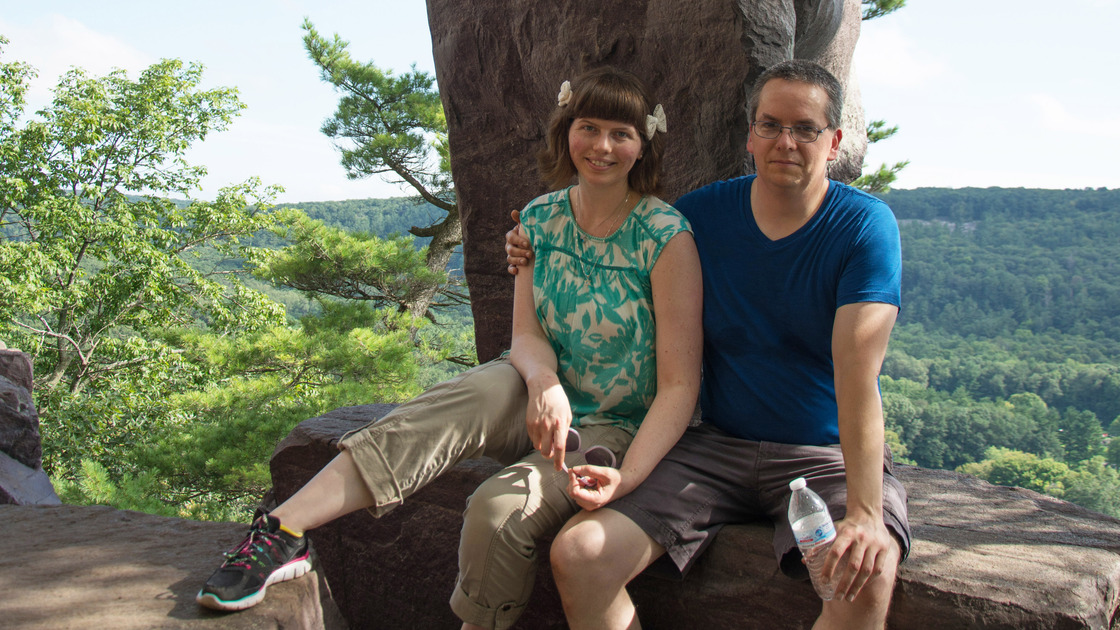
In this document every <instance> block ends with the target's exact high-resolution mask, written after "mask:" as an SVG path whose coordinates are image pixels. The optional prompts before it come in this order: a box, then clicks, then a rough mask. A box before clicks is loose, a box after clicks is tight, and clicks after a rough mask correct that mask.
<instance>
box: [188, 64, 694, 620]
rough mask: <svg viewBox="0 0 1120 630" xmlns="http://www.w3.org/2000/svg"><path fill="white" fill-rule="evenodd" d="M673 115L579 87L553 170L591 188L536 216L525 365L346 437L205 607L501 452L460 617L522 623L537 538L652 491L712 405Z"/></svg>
mask: <svg viewBox="0 0 1120 630" xmlns="http://www.w3.org/2000/svg"><path fill="white" fill-rule="evenodd" d="M660 111H661V110H660V106H658V107H656V108H655V107H653V106H652V103H651V102H650V99H649V98H648V96H647V95H646V91H645V88H644V87H643V86H642V85H641V83H640V82H639V81H638V80H637V79H636V78H634V77H633V76H632V75H630V74H629V73H625V72H622V71H619V70H615V69H612V68H600V69H596V70H591V71H589V72H587V73H585V74H584V75H582V76H581V77H579V78H577V79H576V80H575V85H574V89H573V87H572V86H571V85H570V84H568V83H567V82H565V84H564V86H563V87H562V89H561V93H560V95H559V98H558V107H557V110H556V111H555V113H554V114H553V116H552V119H551V121H550V123H549V130H548V146H547V148H546V149H545V150H544V151H543V152H542V154H541V155H540V163H541V167H542V172H543V174H544V175H545V178H546V180H547V181H549V183H550V184H552V185H553V186H554V187H562V186H566V185H568V184H569V183H570V182H571V180H572V178H573V177H574V178H576V179H577V183H576V185H574V186H571V187H569V188H564V189H562V190H559V191H556V192H553V193H550V194H547V195H544V196H542V197H539V198H538V199H535V200H534V201H533V202H531V203H530V204H529V205H528V206H526V207H525V209H524V210H523V211H522V213H521V214H522V225H523V229H524V230H525V231H526V233H527V235H528V237H529V238H530V240H531V241H532V243H533V245H534V248H535V249H536V252H537V259H536V264H535V266H534V267H533V268H532V269H531V270H527V271H528V273H521V274H519V275H518V278H517V280H516V284H515V290H514V316H513V340H512V346H511V349H510V351H509V352H508V353H507V355H508V356H503V357H502V358H500V359H497V360H495V361H491V362H489V363H487V364H485V365H481V366H479V367H477V368H474V369H471V370H468V371H467V372H464V373H463V374H461V375H459V376H458V377H456V378H454V379H452V380H450V381H448V382H446V383H442V384H440V385H437V386H436V387H434V388H432V389H431V390H429V391H427V392H425V393H424V394H422V395H420V396H419V397H418V398H416V399H415V400H413V401H410V402H408V403H405V404H403V405H401V406H400V407H398V408H397V409H396V410H394V411H393V413H391V414H389V415H387V416H386V417H385V418H383V419H381V420H380V421H377V422H374V423H372V424H370V425H368V426H366V427H364V428H362V429H360V430H358V431H355V432H353V433H350V434H348V435H347V436H346V437H344V438H343V440H342V441H341V443H340V448H341V449H342V452H341V453H340V454H339V455H338V456H337V457H336V458H335V459H334V460H332V461H331V463H330V464H328V465H327V467H326V468H324V469H323V470H322V471H321V472H320V473H319V474H318V475H316V476H315V478H314V479H312V480H311V481H310V482H308V484H307V485H306V486H304V488H302V489H301V490H300V491H299V492H297V493H296V494H295V495H293V496H292V497H291V498H290V499H289V500H288V501H286V502H284V503H283V504H282V505H280V506H279V507H277V508H276V509H275V510H274V511H273V512H272V513H271V514H266V515H262V516H261V517H260V518H258V519H257V520H256V521H254V523H253V526H252V528H251V529H250V534H249V536H248V538H247V539H246V540H245V541H244V542H243V543H242V545H241V546H240V547H238V548H236V549H235V550H233V551H231V552H230V553H229V554H227V558H228V559H227V561H226V562H225V563H223V565H222V566H221V567H220V568H219V569H218V570H217V571H216V572H215V573H214V575H213V576H211V578H210V580H209V581H208V582H207V584H206V585H205V586H204V587H203V589H202V591H200V592H199V595H198V601H199V602H200V603H201V604H202V605H204V606H208V607H212V608H218V609H222V610H239V609H242V608H247V607H249V606H252V605H254V604H256V603H257V602H259V601H260V600H261V599H262V598H263V596H264V591H265V588H266V587H267V586H268V585H269V584H270V583H275V582H279V581H283V580H286V579H292V578H294V577H298V576H299V575H302V574H303V573H305V572H306V571H307V570H308V568H309V567H310V564H309V562H308V559H307V555H308V551H307V543H306V542H305V539H304V537H303V535H302V534H303V532H305V531H308V530H310V529H313V528H315V527H318V526H319V525H322V524H325V523H327V522H329V521H331V520H333V519H335V518H338V517H339V516H342V515H344V514H347V513H349V512H352V511H354V510H357V509H360V508H368V509H370V510H371V512H373V513H374V515H380V514H384V513H385V512H387V511H388V510H390V509H392V508H393V507H395V506H396V505H398V504H399V503H400V502H401V501H402V500H403V499H404V498H405V497H406V496H408V495H409V494H411V493H412V492H414V491H415V490H417V489H419V488H420V487H422V486H423V485H424V484H426V483H428V482H429V481H431V480H432V479H434V478H435V477H436V476H438V475H439V474H441V473H442V472H444V471H445V470H447V469H449V468H451V467H452V466H454V465H455V464H456V463H458V462H459V461H462V460H463V459H467V458H472V457H481V456H489V457H492V458H493V459H496V460H498V461H499V462H501V463H503V464H506V465H508V467H507V468H505V469H503V470H502V471H500V472H499V473H498V474H496V475H494V476H493V477H492V478H490V479H488V480H487V481H486V482H484V483H483V484H482V485H481V486H479V488H478V490H476V491H475V493H474V494H473V495H472V496H471V498H470V501H469V503H468V507H467V510H466V512H465V513H464V524H463V532H462V538H461V540H460V546H459V550H460V551H459V578H458V581H457V584H456V587H455V591H454V593H453V594H452V597H451V606H452V609H453V610H454V611H455V613H456V614H457V615H458V616H459V617H460V618H461V619H462V620H463V622H464V624H463V627H464V628H507V627H509V626H510V625H512V624H513V623H514V621H515V620H516V619H517V617H518V616H519V615H520V614H521V612H522V610H523V609H524V607H525V604H526V602H527V600H528V597H529V593H530V592H531V591H532V582H533V577H534V575H535V557H536V554H535V541H536V540H538V539H539V538H540V537H542V536H546V535H551V534H555V533H556V532H557V531H558V530H559V529H560V527H561V526H562V525H563V524H564V522H565V521H566V520H567V519H568V518H570V517H571V516H572V515H573V514H575V513H576V512H578V511H579V508H580V506H583V507H587V508H594V507H598V506H599V505H602V504H604V503H606V502H607V501H609V500H611V499H613V498H617V497H619V496H622V495H624V494H625V493H627V492H629V490H630V489H632V488H633V487H635V486H636V485H637V484H638V483H640V482H641V480H642V479H644V478H645V476H646V475H647V474H648V473H649V471H650V470H651V469H652V468H653V466H654V464H655V463H656V462H657V461H658V460H659V459H660V457H661V456H662V455H663V454H664V453H665V452H666V451H667V450H668V449H669V447H670V446H672V444H673V443H674V442H675V441H676V440H677V438H678V437H679V436H680V434H681V433H682V432H683V431H684V428H685V426H686V425H687V423H688V419H689V417H690V415H691V412H692V409H693V407H694V405H695V402H696V395H697V391H698V387H699V376H700V332H699V331H700V303H701V297H700V267H699V261H698V257H697V255H696V248H695V245H694V243H693V241H692V236H691V234H690V233H689V232H688V225H687V222H686V221H685V220H684V218H683V217H681V216H680V215H679V214H678V213H677V212H676V211H675V210H673V209H672V208H670V207H669V206H667V205H666V204H665V203H664V202H662V201H660V200H659V199H657V198H656V197H654V196H653V193H654V192H656V190H657V188H658V184H659V169H660V162H661V155H662V147H663V140H664V139H663V137H662V134H663V132H664V130H665V126H664V118H663V114H661V113H660ZM651 112H653V114H651ZM655 321H656V322H657V323H658V324H659V325H658V326H657V327H656V329H655V328H654V322H655ZM570 427H575V428H576V431H577V433H569V428H570ZM569 436H571V437H569ZM577 436H578V438H579V442H580V445H579V447H578V448H573V445H572V444H570V441H572V440H573V438H575V437H577ZM631 441H633V446H634V448H629V449H628V447H629V446H631ZM592 446H595V447H604V448H605V449H607V450H609V451H610V452H611V453H612V455H613V456H614V459H620V460H621V466H620V468H619V469H617V470H615V469H613V468H609V467H606V466H576V467H575V468H574V469H573V470H571V471H567V472H565V471H566V470H567V466H566V455H567V460H568V461H571V462H572V463H573V464H581V463H583V462H584V461H586V460H585V458H583V457H581V455H582V454H583V453H586V452H588V451H589V450H591V448H590V447H592ZM599 450H602V449H599ZM568 451H576V452H573V453H568ZM624 455H625V457H624V458H623V456H624ZM608 459H610V458H608ZM604 461H606V460H604ZM573 495H574V496H573ZM575 497H578V499H577V498H575Z"/></svg>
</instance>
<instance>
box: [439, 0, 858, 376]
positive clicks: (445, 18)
mask: <svg viewBox="0 0 1120 630" xmlns="http://www.w3.org/2000/svg"><path fill="white" fill-rule="evenodd" d="M428 22H429V25H430V27H431V33H432V48H433V53H434V56H435V64H436V76H437V78H438V80H439V86H440V95H441V97H442V99H443V105H444V110H445V112H446V114H447V125H448V140H449V142H450V146H451V167H452V172H453V173H454V175H455V182H456V186H457V189H458V193H459V203H460V208H461V213H462V220H463V230H464V243H463V249H464V258H465V261H464V270H465V272H466V276H467V282H468V284H469V285H470V292H471V306H472V309H473V311H474V321H475V334H476V343H477V346H478V353H479V359H480V360H482V361H487V360H489V359H491V358H493V357H495V356H497V355H498V354H499V353H500V352H501V351H502V350H504V349H505V348H507V347H508V345H509V337H510V316H511V315H510V314H511V304H512V299H513V280H512V277H511V276H509V275H508V274H507V273H506V268H505V267H506V265H505V253H504V251H503V244H504V239H503V235H504V234H505V232H506V231H507V230H508V229H509V228H510V227H511V226H512V225H513V223H512V221H511V220H510V217H509V213H510V211H511V210H516V209H520V208H521V207H522V206H524V205H525V204H526V203H527V202H528V201H529V200H530V199H532V198H533V197H535V196H536V195H539V194H541V193H542V192H544V191H545V188H544V185H543V184H542V183H541V181H540V177H539V175H538V173H537V169H536V159H535V155H536V153H537V151H538V150H540V149H541V148H542V147H543V141H544V140H543V138H544V125H545V124H546V120H547V118H548V115H549V113H550V112H551V110H552V108H553V107H554V106H555V102H556V93H557V91H558V90H559V86H560V83H561V82H562V81H564V80H565V79H570V78H572V77H574V76H575V75H576V74H578V73H579V72H580V71H581V70H583V69H585V68H589V67H593V66H597V65H603V64H612V65H615V66H618V67H621V68H625V69H627V70H630V71H632V72H634V73H635V74H637V75H638V76H639V77H641V78H642V79H644V80H645V81H646V83H647V84H648V85H649V86H650V89H651V90H652V92H653V94H654V96H655V98H657V99H659V100H660V101H661V102H662V104H663V105H664V106H665V111H666V115H667V117H668V128H669V131H668V136H667V151H666V156H665V169H664V172H665V176H666V182H665V183H666V186H665V193H664V195H663V197H664V198H665V199H666V200H668V201H672V200H674V199H676V198H677V197H679V196H680V195H681V194H683V193H685V192H687V191H689V190H691V189H693V188H696V187H697V186H700V185H703V184H707V183H710V182H713V181H716V180H720V179H726V178H729V177H735V176H738V175H743V174H747V173H751V172H753V170H754V169H753V165H752V164H751V163H750V160H749V154H748V153H747V151H746V144H747V134H748V131H749V125H750V121H749V120H748V117H747V112H746V111H745V106H746V94H747V88H748V87H749V86H750V85H751V83H752V82H753V81H754V79H755V78H756V77H757V76H758V75H759V74H760V73H761V72H762V71H763V70H764V69H766V68H767V67H769V66H771V65H773V64H774V63H776V62H778V61H782V60H786V59H791V58H795V57H796V58H804V59H812V60H815V61H819V62H820V63H822V64H823V65H825V66H826V67H828V68H829V69H830V70H832V71H833V72H834V73H835V74H836V75H837V77H839V78H840V79H841V81H843V82H845V83H846V84H847V85H848V89H847V91H846V104H845V110H846V114H845V123H844V139H843V142H842V143H841V146H842V149H843V155H842V156H841V158H840V159H839V160H837V162H835V163H834V168H833V170H832V172H831V175H832V176H833V177H834V178H836V179H840V180H843V181H850V180H852V179H854V178H855V177H857V176H859V173H860V166H861V164H862V163H863V156H864V153H865V151H866V147H867V134H866V130H865V128H864V122H863V110H862V107H861V106H860V102H859V90H858V89H857V88H856V86H855V82H854V80H853V79H852V78H850V75H851V72H850V66H851V58H852V51H853V50H854V48H855V43H856V40H857V39H858V37H859V27H860V2H859V0H804V1H797V2H794V0H738V2H728V1H727V0H696V1H694V2H679V1H677V0H648V1H647V0H620V1H618V2H532V3H526V2H515V1H513V0H474V1H472V2H458V1H456V0H428Z"/></svg>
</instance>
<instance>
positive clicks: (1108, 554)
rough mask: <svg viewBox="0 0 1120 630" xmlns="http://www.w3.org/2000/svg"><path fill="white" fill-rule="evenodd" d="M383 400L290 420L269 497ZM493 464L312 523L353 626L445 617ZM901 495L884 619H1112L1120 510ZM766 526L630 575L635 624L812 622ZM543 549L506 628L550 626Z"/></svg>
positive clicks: (933, 474)
mask: <svg viewBox="0 0 1120 630" xmlns="http://www.w3.org/2000/svg"><path fill="white" fill-rule="evenodd" d="M389 408H390V407H388V406H386V405H367V406H361V407H348V408H344V409H339V410H336V411H334V412H331V413H329V414H326V415H325V416H322V417H319V418H313V419H311V420H307V421H305V422H303V423H302V424H300V425H299V426H298V427H297V428H296V429H295V430H294V431H293V432H292V434H291V435H289V437H288V438H287V439H286V440H285V441H284V442H282V443H281V444H280V446H279V447H278V448H277V450H276V452H275V454H274V455H273V458H272V474H273V482H274V484H275V492H276V495H277V498H278V499H283V498H286V497H287V496H289V495H290V494H291V493H292V492H294V491H295V489H297V488H299V487H300V486H301V485H302V484H303V483H305V482H306V481H307V480H308V479H310V478H311V476H313V475H314V474H315V472H317V471H318V469H319V468H321V467H322V466H323V465H325V464H326V463H327V462H328V461H329V460H330V458H332V457H333V456H334V455H335V454H336V453H337V450H336V447H335V444H336V443H337V440H338V438H339V437H341V435H342V434H343V433H344V432H345V431H347V430H350V429H352V428H357V427H360V426H361V425H362V424H364V423H366V422H369V421H370V420H371V419H373V418H376V417H379V416H381V415H383V414H384V413H385V412H386V411H387V410H388V409H389ZM498 469H499V466H498V464H496V463H494V462H490V461H488V460H480V461H475V462H468V463H465V464H461V465H460V466H458V467H456V468H455V469H454V470H452V471H451V472H450V473H449V474H447V475H445V476H444V477H442V478H440V479H439V480H437V481H436V482H435V483H433V484H431V485H430V486H428V487H427V488H425V489H424V490H422V491H421V492H419V493H417V494H416V495H414V496H413V497H410V498H409V499H408V500H406V501H405V502H404V504H403V505H401V506H400V507H399V508H398V509H396V510H394V511H393V512H391V513H389V514H388V515H387V516H385V517H384V518H382V519H380V520H378V519H374V518H373V517H372V516H370V515H369V514H367V513H365V512H359V513H355V514H352V515H350V516H349V517H346V518H344V519H340V520H339V521H336V522H335V523H333V524H331V525H328V526H326V527H323V528H320V529H319V530H316V531H314V532H312V534H311V536H312V541H313V542H314V544H315V546H316V549H317V551H318V554H319V557H320V558H321V561H322V564H321V565H320V566H321V567H322V570H323V571H324V573H325V574H326V576H327V578H328V580H329V581H330V584H331V587H332V589H333V592H334V595H335V598H336V601H337V602H338V604H339V607H340V609H341V610H342V612H343V614H344V616H346V618H347V620H348V621H349V622H350V625H351V627H353V628H429V627H431V628H435V627H455V626H456V625H457V623H458V621H457V619H456V618H455V617H454V615H453V614H452V613H451V611H450V608H449V607H448V604H447V599H448V597H449V596H450V593H451V589H452V587H453V584H454V580H455V575H456V549H457V545H458V532H459V527H460V524H461V522H462V519H461V512H462V509H463V507H464V504H465V500H466V498H467V496H469V495H470V493H471V492H472V491H473V490H474V488H475V487H476V486H477V485H478V483H479V482H481V481H482V480H483V479H485V478H486V477H488V476H489V475H491V474H493V473H494V472H496V471H497V470H498ZM898 473H899V478H900V479H902V481H903V483H904V484H905V485H906V488H907V491H908V492H909V494H910V519H911V525H912V528H913V534H914V543H913V550H912V552H911V555H910V558H909V560H907V562H906V563H905V564H903V565H902V568H901V570H900V572H899V581H898V585H897V587H896V589H895V597H894V605H893V607H892V610H891V616H890V619H889V627H890V628H896V629H906V630H909V629H922V630H927V629H928V630H939V629H945V630H948V629H954V630H956V629H961V628H1006V629H1009V630H1010V629H1013V628H1014V629H1038V630H1043V629H1046V630H1054V629H1065V628H1071V629H1072V628H1092V629H1108V628H1114V629H1117V628H1120V620H1118V619H1117V618H1116V617H1117V614H1116V611H1117V608H1118V605H1120V520H1117V519H1113V518H1109V517H1106V516H1103V515H1100V514H1097V513H1095V512H1091V511H1089V510H1085V509H1083V508H1080V507H1077V506H1075V505H1072V504H1069V503H1065V502H1063V501H1059V500H1056V499H1052V498H1050V497H1046V496H1043V495H1040V494H1038V493H1035V492H1031V491H1028V490H1022V489H1018V488H1005V487H1000V486H993V485H990V484H988V483H986V482H984V481H980V480H977V479H975V478H973V477H969V476H967V475H961V474H957V473H953V472H948V471H937V470H927V469H921V468H914V467H909V466H899V467H898ZM772 531H773V530H772V528H771V527H770V526H769V525H765V524H750V525H733V526H728V527H725V528H724V529H723V531H722V532H721V533H720V535H719V538H718V539H717V540H716V541H715V543H714V544H713V545H712V546H711V548H710V549H709V551H708V552H707V553H706V554H705V556H704V557H703V558H702V559H701V560H700V562H699V563H698V565H697V567H696V568H695V569H694V571H693V572H692V573H691V574H690V575H689V576H688V579H686V580H684V581H683V582H677V581H669V580H664V579H660V578H657V577H650V576H646V575H642V576H639V577H638V578H637V580H635V582H634V584H633V586H632V595H633V597H634V599H635V601H636V602H637V603H638V605H639V611H640V612H641V615H642V623H643V627H647V628H654V629H656V628H705V629H720V628H729V629H730V628H736V629H741V628H766V629H773V628H809V627H810V626H811V625H812V621H813V619H814V618H815V616H816V614H817V612H818V611H819V606H820V604H819V600H817V599H816V596H815V595H814V593H813V591H812V588H811V587H810V586H809V585H808V584H807V583H801V582H795V581H792V580H790V579H788V578H786V577H784V576H783V575H782V574H781V573H780V572H779V571H778V569H777V566H776V564H775V563H774V560H773V557H772V555H771V553H770V551H769V549H770V537H771V535H772ZM539 553H540V555H541V557H542V558H543V559H544V561H542V563H541V569H540V570H539V571H538V576H537V583H536V587H535V588H536V590H535V591H534V594H533V600H532V601H531V602H530V605H529V608H528V611H527V612H526V614H525V615H524V616H523V617H522V618H521V620H520V621H519V623H518V625H517V626H516V627H517V628H521V629H544V628H563V627H565V625H564V619H563V613H562V611H561V609H560V606H559V600H558V597H557V595H556V591H555V588H554V586H553V584H552V580H551V576H550V574H549V571H548V567H547V543H546V544H545V545H543V546H542V549H541V550H540V551H539Z"/></svg>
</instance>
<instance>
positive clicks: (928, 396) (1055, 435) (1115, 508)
mask: <svg viewBox="0 0 1120 630" xmlns="http://www.w3.org/2000/svg"><path fill="white" fill-rule="evenodd" d="M883 198H884V199H885V200H886V201H887V203H889V204H890V205H891V207H892V209H893V210H894V211H895V214H896V216H897V217H898V219H899V224H900V230H901V234H902V251H903V298H902V302H903V307H902V312H901V314H900V316H899V321H898V325H897V326H896V328H895V331H894V333H893V335H892V337H891V343H890V347H889V349H888V351H887V359H886V361H885V363H884V366H883V374H884V377H883V379H882V380H883V383H882V387H883V397H884V406H885V410H886V416H887V426H888V429H889V430H890V431H891V432H892V437H893V439H895V440H896V450H897V451H899V452H900V453H901V455H902V457H901V459H902V460H903V461H909V462H911V463H915V464H917V465H920V466H927V467H933V468H949V469H960V470H963V471H965V472H969V473H971V474H976V475H979V476H981V477H984V478H985V479H988V480H990V481H993V482H995V483H1005V484H1012V485H1019V486H1022V487H1027V488H1032V489H1036V490H1039V491H1045V492H1048V493H1049V494H1052V495H1054V496H1058V497H1061V498H1065V499H1068V500H1071V501H1074V502H1077V503H1079V504H1081V505H1085V506H1087V507H1090V508H1093V509H1096V510H1099V511H1102V512H1105V513H1108V514H1112V515H1120V477H1118V475H1117V468H1120V440H1116V441H1110V436H1111V435H1114V434H1116V433H1120V345H1118V343H1117V340H1120V287H1117V286H1116V284H1115V282H1114V280H1113V278H1114V277H1115V276H1116V272H1117V266H1118V263H1117V260H1120V238H1118V237H1120V225H1118V223H1117V221H1116V219H1117V218H1118V216H1120V191H1116V190H1104V189H1098V190H1060V191H1059V190H1031V189H997V188H989V189H932V188H931V189H917V190H895V191H891V192H889V193H887V194H885V195H883Z"/></svg>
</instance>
